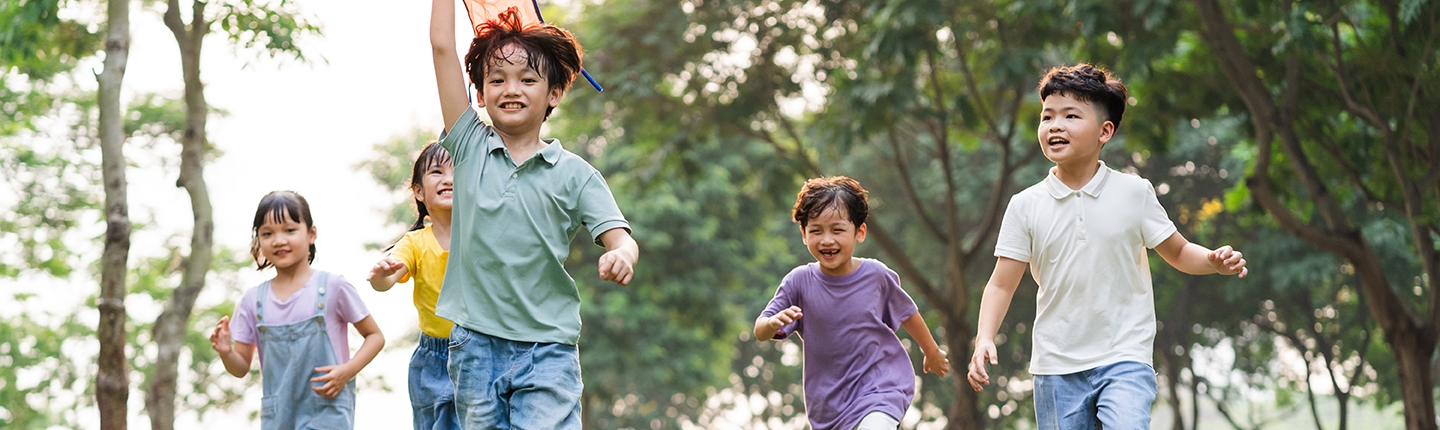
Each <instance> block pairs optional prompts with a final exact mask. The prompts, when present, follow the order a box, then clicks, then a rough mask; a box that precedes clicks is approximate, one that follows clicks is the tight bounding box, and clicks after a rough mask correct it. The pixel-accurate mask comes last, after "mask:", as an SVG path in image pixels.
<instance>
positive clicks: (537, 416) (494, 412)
mask: <svg viewBox="0 0 1440 430" xmlns="http://www.w3.org/2000/svg"><path fill="white" fill-rule="evenodd" d="M449 369H450V380H451V381H453V382H454V383H455V412H456V413H457V414H458V415H459V417H460V425H461V426H462V427H463V428H466V429H471V430H478V429H486V430H489V429H545V430H550V429H573V430H579V429H580V391H581V390H582V389H583V388H584V383H582V382H581V381H580V350H579V349H578V348H576V347H575V345H565V344H559V343H534V342H516V341H512V340H507V339H501V338H498V337H494V336H489V335H485V334H482V333H477V332H474V331H471V330H469V329H466V328H464V327H461V326H459V325H456V326H455V329H454V330H452V331H451V332H450V366H449Z"/></svg>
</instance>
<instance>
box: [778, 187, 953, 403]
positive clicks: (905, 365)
mask: <svg viewBox="0 0 1440 430" xmlns="http://www.w3.org/2000/svg"><path fill="white" fill-rule="evenodd" d="M867 194H868V193H867V192H866V191H865V189H864V188H861V187H860V183H859V182H857V181H855V180H854V179H850V178H847V177H844V176H835V177H830V178H816V179H811V180H809V181H806V182H805V186H804V187H801V189H800V194H799V195H798V196H796V198H795V209H794V211H793V216H794V217H795V222H798V223H800V236H801V238H803V239H804V242H805V247H806V248H808V249H809V250H810V255H812V256H814V257H815V261H816V262H815V263H810V264H807V265H804V266H800V267H796V268H795V270H792V271H790V274H788V275H785V279H784V280H782V281H780V289H779V290H778V291H776V292H775V298H773V299H770V305H769V306H766V307H765V311H764V312H762V313H760V318H758V319H756V320H755V338H756V339H758V340H760V341H765V340H770V339H785V338H786V337H788V336H789V335H790V334H791V333H795V334H799V335H801V336H802V337H803V340H804V345H805V347H804V351H805V413H806V415H807V416H808V417H809V419H810V425H811V427H813V428H815V429H816V430H826V429H843V430H852V429H864V430H875V429H887V430H894V429H896V428H899V426H900V418H901V417H904V416H905V410H906V409H907V408H909V406H910V399H911V398H912V397H914V395H915V369H914V367H912V366H911V365H910V357H909V356H908V355H907V354H906V352H905V348H904V347H903V346H901V345H900V338H898V337H896V336H895V330H897V329H898V328H899V327H904V328H905V331H906V332H907V333H910V336H911V337H913V338H915V340H916V341H917V342H919V343H920V349H921V350H922V351H924V352H925V364H924V371H925V373H930V372H932V371H933V372H935V373H936V374H938V375H940V376H945V375H946V374H947V373H950V362H949V361H948V360H946V359H945V351H941V350H940V346H939V345H936V344H935V339H934V338H932V337H931V336H930V328H929V327H927V326H926V325H925V319H924V318H921V317H920V313H919V312H918V309H916V307H915V301H913V300H911V299H910V295H908V294H905V290H902V289H900V277H899V276H897V275H896V274H895V271H893V270H890V268H888V267H885V264H884V263H881V262H879V261H877V260H872V259H868V258H854V257H853V253H854V251H855V244H857V243H860V242H864V241H865V217H866V216H867V215H869V213H870V206H869V203H868V202H867V201H866V196H867ZM802 310H804V311H806V312H809V316H808V317H805V318H803V319H802V318H801V317H802Z"/></svg>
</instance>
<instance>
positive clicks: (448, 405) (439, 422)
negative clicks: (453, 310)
mask: <svg viewBox="0 0 1440 430" xmlns="http://www.w3.org/2000/svg"><path fill="white" fill-rule="evenodd" d="M449 346H450V339H442V338H438V337H431V336H426V335H424V334H421V335H420V345H419V346H416V347H415V354H412V355H411V356H410V407H411V409H412V412H413V413H414V414H413V416H414V417H415V430H454V429H459V428H460V422H459V418H457V417H456V416H455V384H454V383H452V382H450V372H449V371H447V370H446V365H447V363H448V362H449V360H450V348H449Z"/></svg>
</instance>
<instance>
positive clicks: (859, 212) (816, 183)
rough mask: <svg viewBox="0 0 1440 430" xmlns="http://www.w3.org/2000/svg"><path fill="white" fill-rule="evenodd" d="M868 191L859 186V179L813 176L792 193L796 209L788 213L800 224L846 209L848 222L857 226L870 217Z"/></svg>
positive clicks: (804, 224)
mask: <svg viewBox="0 0 1440 430" xmlns="http://www.w3.org/2000/svg"><path fill="white" fill-rule="evenodd" d="M869 196H870V192H869V191H865V188H864V187H861V186H860V181H856V180H854V179H850V178H847V177H844V176H831V177H828V178H814V179H810V180H808V181H805V185H804V186H801V187H800V194H798V195H796V196H795V208H794V209H793V210H792V212H791V214H792V215H793V216H794V217H795V222H798V223H800V227H805V226H807V225H809V224H810V220H811V219H814V218H816V217H819V216H820V214H822V213H825V211H827V210H830V209H836V210H839V209H842V208H843V209H845V213H846V214H847V215H849V216H850V222H851V223H853V224H855V225H856V226H859V225H860V224H864V223H865V218H867V217H869V216H870V202H869Z"/></svg>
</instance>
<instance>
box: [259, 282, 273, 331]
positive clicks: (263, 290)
mask: <svg viewBox="0 0 1440 430" xmlns="http://www.w3.org/2000/svg"><path fill="white" fill-rule="evenodd" d="M268 294H270V281H265V283H262V284H260V288H259V289H257V290H256V291H255V323H256V324H264V323H265V296H266V295H268Z"/></svg>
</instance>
